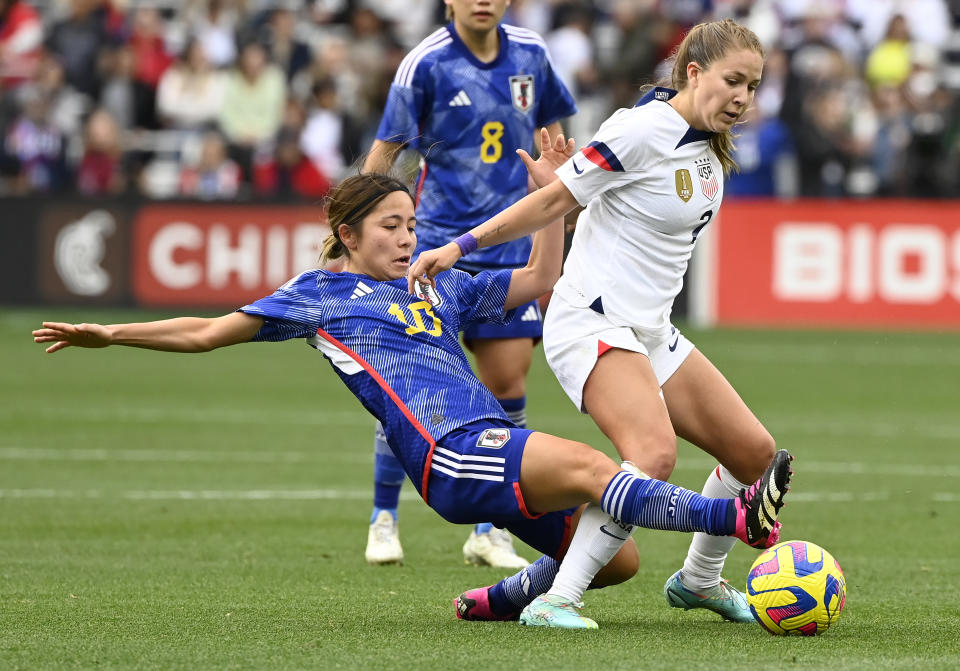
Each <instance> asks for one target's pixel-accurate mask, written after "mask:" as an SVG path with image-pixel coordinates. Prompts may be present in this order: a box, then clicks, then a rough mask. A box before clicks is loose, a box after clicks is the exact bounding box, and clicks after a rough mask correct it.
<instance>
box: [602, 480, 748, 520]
mask: <svg viewBox="0 0 960 671" xmlns="http://www.w3.org/2000/svg"><path fill="white" fill-rule="evenodd" d="M600 507H601V508H602V509H603V510H604V512H606V513H607V514H608V515H611V516H612V517H614V518H615V519H618V520H620V521H622V522H625V523H627V524H635V525H637V526H641V527H646V528H647V529H663V530H666V531H703V532H705V533H708V534H712V535H714V536H729V535H731V534H733V533H734V532H735V531H736V529H737V511H736V507H735V505H734V499H711V498H707V497H705V496H702V495H700V494H697V493H696V492H692V491H690V490H689V489H684V488H683V487H677V486H676V485H671V484H670V483H669V482H664V481H662V480H654V479H652V478H651V479H643V478H638V477H636V476H634V475H631V474H630V473H628V472H626V471H621V472H619V473H617V474H616V475H615V476H613V479H611V480H610V482H609V483H608V484H607V487H606V489H605V490H604V491H603V497H602V498H601V500H600Z"/></svg>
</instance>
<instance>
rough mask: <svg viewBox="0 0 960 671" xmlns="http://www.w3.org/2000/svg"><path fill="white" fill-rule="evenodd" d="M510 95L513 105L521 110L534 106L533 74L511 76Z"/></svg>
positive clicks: (524, 110)
mask: <svg viewBox="0 0 960 671" xmlns="http://www.w3.org/2000/svg"><path fill="white" fill-rule="evenodd" d="M510 97H511V99H512V100H513V106H514V107H516V108H517V109H518V110H520V111H521V112H526V111H528V110H529V109H530V108H531V107H533V75H514V76H513V77H511V78H510Z"/></svg>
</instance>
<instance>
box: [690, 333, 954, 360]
mask: <svg viewBox="0 0 960 671" xmlns="http://www.w3.org/2000/svg"><path fill="white" fill-rule="evenodd" d="M704 354H706V355H707V357H708V358H713V357H715V358H716V359H718V360H736V361H748V362H758V363H759V362H764V363H767V362H772V363H781V364H830V365H834V364H854V365H864V366H876V365H883V366H885V367H889V366H938V367H940V366H960V351H957V349H956V348H950V349H947V348H946V346H944V347H943V348H937V347H924V346H922V345H903V344H895V343H894V344H887V345H884V344H872V345H871V344H863V343H857V344H854V343H849V344H841V345H803V344H799V343H796V342H790V343H785V344H782V345H777V344H772V343H757V344H750V343H749V336H745V342H742V343H724V344H718V345H716V346H714V347H713V348H710V347H708V348H707V350H706V351H705V352H704Z"/></svg>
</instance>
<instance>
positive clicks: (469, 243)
mask: <svg viewBox="0 0 960 671" xmlns="http://www.w3.org/2000/svg"><path fill="white" fill-rule="evenodd" d="M454 242H455V243H457V247H459V248H460V256H466V255H467V254H469V253H470V252H475V251H477V239H476V238H475V237H473V234H471V233H464V234H463V235H461V236H460V237H459V238H457V239H456V240H454Z"/></svg>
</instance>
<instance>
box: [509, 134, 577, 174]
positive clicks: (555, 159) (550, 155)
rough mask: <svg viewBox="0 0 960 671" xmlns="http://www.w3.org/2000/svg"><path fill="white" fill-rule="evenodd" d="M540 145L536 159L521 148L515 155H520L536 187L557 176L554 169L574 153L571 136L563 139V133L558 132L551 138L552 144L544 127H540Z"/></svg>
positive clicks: (574, 148)
mask: <svg viewBox="0 0 960 671" xmlns="http://www.w3.org/2000/svg"><path fill="white" fill-rule="evenodd" d="M540 147H541V152H540V158H538V159H537V160H536V161H534V160H533V157H532V156H530V154H528V153H527V152H526V151H524V150H523V149H518V150H517V155H519V156H520V160H521V161H523V164H524V165H525V166H526V167H527V172H529V173H530V177H531V178H533V181H534V183H535V184H536V185H537V186H538V187H544V186H546V185H547V184H549V183H550V182H552V181H554V180H555V179H556V178H557V175H556V173H555V172H554V171H555V170H556V169H557V168H559V167H560V166H561V165H563V164H564V163H566V162H567V159H569V158H570V157H571V156H573V155H574V154H575V153H576V144H575V143H574V141H573V138H570V139H569V140H566V139H564V137H563V133H558V134H557V137H555V138H554V140H553V144H551V143H550V133H548V132H547V129H546V128H541V129H540Z"/></svg>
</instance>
